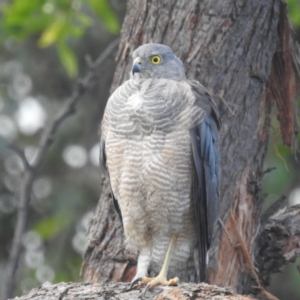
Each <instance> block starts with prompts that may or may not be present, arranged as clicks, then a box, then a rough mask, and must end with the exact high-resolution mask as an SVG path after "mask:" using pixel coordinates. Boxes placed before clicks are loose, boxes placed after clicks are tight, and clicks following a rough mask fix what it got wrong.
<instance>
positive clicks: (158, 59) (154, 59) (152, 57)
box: [150, 55, 161, 65]
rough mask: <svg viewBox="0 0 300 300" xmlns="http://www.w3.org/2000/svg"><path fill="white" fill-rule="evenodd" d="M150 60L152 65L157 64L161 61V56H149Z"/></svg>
mask: <svg viewBox="0 0 300 300" xmlns="http://www.w3.org/2000/svg"><path fill="white" fill-rule="evenodd" d="M150 61H151V63H153V64H154V65H158V64H160V63H161V57H160V56H159V55H152V56H151V57H150Z"/></svg>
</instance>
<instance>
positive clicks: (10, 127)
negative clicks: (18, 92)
mask: <svg viewBox="0 0 300 300" xmlns="http://www.w3.org/2000/svg"><path fill="white" fill-rule="evenodd" d="M17 133H18V130H17V126H16V124H15V122H14V121H13V119H12V118H10V117H8V116H6V115H0V136H2V137H3V138H4V139H6V140H8V141H11V140H14V139H15V138H16V136H17Z"/></svg>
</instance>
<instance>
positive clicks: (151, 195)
mask: <svg viewBox="0 0 300 300" xmlns="http://www.w3.org/2000/svg"><path fill="white" fill-rule="evenodd" d="M166 87H168V88H166ZM194 101H195V97H194V95H193V93H192V91H191V88H190V86H189V85H188V83H187V82H185V81H182V82H177V81H172V80H164V79H160V80H144V81H143V82H138V81H133V80H130V81H127V82H126V83H124V84H123V85H122V86H121V87H119V88H118V89H117V90H116V91H115V92H114V94H113V95H112V96H111V98H110V99H109V102H108V104H107V107H106V111H105V115H104V118H103V123H102V135H103V137H104V139H105V143H106V153H107V166H108V171H109V175H110V180H111V185H112V190H113V193H114V195H115V196H116V198H117V200H118V203H119V205H120V209H121V212H122V218H123V225H124V230H125V236H126V241H127V245H128V247H130V248H132V249H134V250H137V251H140V250H141V249H145V248H148V249H151V253H152V254H151V255H152V261H153V262H155V263H159V261H160V260H161V259H162V258H164V255H161V253H165V252H164V251H166V248H167V245H168V242H169V237H170V235H171V234H172V233H174V232H176V233H179V237H178V242H177V243H176V247H175V249H174V251H173V252H174V254H173V255H172V257H173V258H172V259H174V262H175V261H176V263H179V262H182V263H184V262H185V261H186V260H187V259H188V258H189V257H191V255H192V252H193V249H194V246H195V241H196V231H195V228H194V225H193V224H194V219H193V218H194V214H193V208H192V205H191V201H190V198H191V197H190V193H191V182H192V178H191V176H192V174H191V155H192V154H191V140H190V135H189V130H190V129H191V128H192V127H193V126H195V125H196V124H198V123H199V122H201V121H202V120H203V118H204V114H205V113H204V111H203V110H201V109H200V108H199V107H197V106H196V105H194ZM171 267H172V262H171Z"/></svg>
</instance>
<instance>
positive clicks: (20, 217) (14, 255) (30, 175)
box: [1, 38, 119, 299]
mask: <svg viewBox="0 0 300 300" xmlns="http://www.w3.org/2000/svg"><path fill="white" fill-rule="evenodd" d="M118 43H119V38H118V39H116V40H115V41H113V42H112V43H110V44H109V45H108V47H107V48H106V49H105V50H104V51H103V52H102V54H101V55H100V56H99V57H98V58H97V59H96V61H95V62H94V63H93V64H90V63H89V70H88V72H87V74H86V76H85V77H84V78H83V79H82V80H79V81H78V83H77V85H76V88H75V89H74V91H73V93H72V94H71V96H70V98H69V99H68V100H67V102H66V103H65V105H64V106H63V108H62V109H61V111H60V112H59V113H58V114H57V116H56V117H55V118H54V120H53V121H52V122H51V123H50V124H49V125H48V126H47V127H46V128H45V129H44V131H43V133H42V136H41V139H40V142H39V148H38V151H37V155H36V157H35V159H34V161H33V162H32V163H31V164H29V162H28V161H27V159H26V157H25V154H24V151H23V150H21V149H20V148H19V147H17V146H15V145H13V146H11V148H12V149H14V151H15V152H16V153H17V154H18V155H19V156H20V158H21V159H22V161H23V163H24V167H25V171H24V176H23V179H22V182H21V187H20V194H19V195H20V196H19V203H18V212H17V224H16V227H15V232H14V237H13V242H12V247H11V251H10V256H9V260H8V264H7V268H6V271H5V277H4V278H5V282H4V288H3V291H2V297H1V299H8V298H12V297H13V293H14V288H15V274H16V271H17V268H18V264H19V261H20V256H21V253H22V238H23V235H24V232H25V229H26V224H27V216H28V207H29V203H30V198H31V197H30V196H31V190H32V184H33V181H34V178H35V174H36V172H37V170H38V168H39V167H40V165H41V163H42V161H43V159H44V157H45V155H46V153H47V151H48V149H49V147H50V145H51V144H52V142H53V138H54V135H55V133H56V132H57V130H58V128H59V126H60V125H61V124H62V123H63V122H64V121H65V120H66V119H67V118H68V117H69V116H71V115H72V114H74V113H75V108H76V105H77V103H78V101H79V99H80V98H81V97H82V96H83V95H84V94H85V93H86V91H87V90H88V89H90V88H91V86H92V85H93V84H94V82H95V78H96V69H97V67H98V66H99V65H100V64H101V63H102V62H103V61H104V60H105V59H106V58H107V57H108V56H109V55H110V54H111V53H112V51H113V50H114V49H115V48H116V46H117V45H118Z"/></svg>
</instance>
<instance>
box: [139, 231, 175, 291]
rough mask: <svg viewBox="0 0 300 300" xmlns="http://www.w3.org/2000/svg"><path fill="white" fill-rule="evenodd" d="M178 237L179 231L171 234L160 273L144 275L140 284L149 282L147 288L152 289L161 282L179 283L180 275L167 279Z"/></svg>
mask: <svg viewBox="0 0 300 300" xmlns="http://www.w3.org/2000/svg"><path fill="white" fill-rule="evenodd" d="M177 238H178V234H177V233H173V234H172V236H171V240H170V243H169V246H168V250H167V253H166V257H165V260H164V263H163V266H162V268H161V270H160V272H159V274H158V275H157V276H156V277H153V278H151V277H144V278H142V280H141V281H139V283H138V284H139V285H144V284H147V286H146V290H145V291H147V290H148V289H151V288H153V287H155V286H157V285H159V284H162V285H177V283H178V277H175V278H172V279H170V280H167V273H168V268H169V264H170V260H171V255H172V251H173V248H174V245H175V243H176V240H177Z"/></svg>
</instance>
